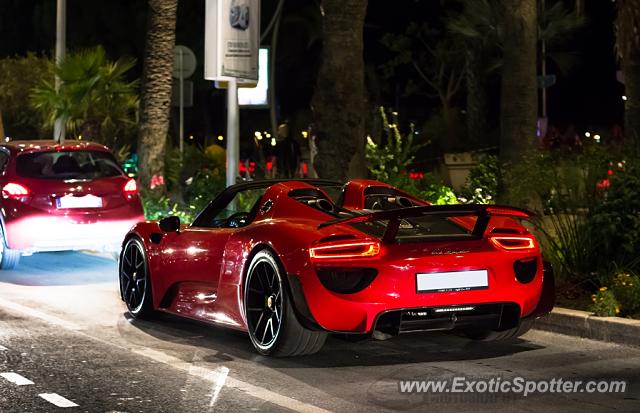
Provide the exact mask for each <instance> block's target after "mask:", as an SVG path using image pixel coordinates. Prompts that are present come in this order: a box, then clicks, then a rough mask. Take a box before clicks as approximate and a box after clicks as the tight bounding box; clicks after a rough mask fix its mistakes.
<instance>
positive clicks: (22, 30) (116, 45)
mask: <svg viewBox="0 0 640 413" xmlns="http://www.w3.org/2000/svg"><path fill="white" fill-rule="evenodd" d="M310 2H311V0H308V1H305V0H288V1H287V2H286V6H285V11H284V16H283V25H282V28H281V30H282V31H281V35H280V36H281V38H280V43H279V45H280V47H279V55H278V61H277V63H278V70H277V75H278V76H277V78H276V81H277V85H278V87H277V92H278V100H279V107H278V110H279V115H280V118H287V117H289V116H291V115H292V114H294V113H295V112H297V111H299V110H300V109H303V108H306V107H308V103H309V100H310V98H311V94H312V92H313V79H314V76H315V70H316V69H317V65H318V64H319V58H318V57H319V51H320V44H319V42H318V41H317V40H316V41H314V40H313V39H314V36H317V31H318V28H317V27H314V26H313V24H309V25H308V27H300V26H299V25H296V24H295V22H294V19H290V20H289V22H287V17H291V16H295V15H298V14H300V13H302V12H304V9H305V8H308V7H309V4H310ZM450 3H451V2H448V1H445V2H440V1H417V0H396V1H393V2H389V1H383V0H370V1H369V9H368V15H367V21H366V28H365V34H364V38H365V60H366V63H367V64H368V66H369V67H370V68H372V70H373V71H374V72H375V71H376V70H377V68H378V67H379V65H381V64H383V63H384V62H385V61H386V60H387V59H388V58H389V57H390V54H389V51H388V50H386V48H385V47H384V46H382V44H381V43H380V39H381V37H382V36H383V35H384V34H385V33H387V32H392V33H400V32H402V31H403V30H404V28H405V27H406V26H407V24H409V23H410V22H412V21H413V22H423V21H426V22H428V23H429V24H430V25H432V26H434V27H438V26H439V25H440V26H441V25H442V22H441V19H440V17H441V16H442V15H443V13H446V12H447V7H449V8H450V7H451V6H450ZM570 3H572V2H570ZM55 4H56V1H55V0H1V1H0V38H1V39H2V42H1V43H0V57H7V56H14V55H24V54H25V53H27V52H35V53H40V54H52V52H53V48H54V41H55ZM275 4H276V0H265V1H263V2H262V14H263V17H262V20H263V27H265V26H266V23H267V22H268V19H269V18H270V16H271V13H272V11H273V9H274V7H275ZM443 4H444V5H445V6H443ZM67 7H68V21H67V24H68V33H67V40H68V49H70V50H73V49H78V48H86V47H92V46H95V45H97V44H102V45H104V47H105V48H106V50H107V52H108V54H109V55H110V56H111V57H112V58H117V57H119V56H122V55H128V56H133V57H135V58H137V59H138V66H137V67H136V69H135V70H134V71H132V73H131V77H132V78H135V77H138V76H140V73H141V61H142V53H143V49H144V32H145V22H146V8H147V6H146V1H145V0H110V1H108V2H98V1H85V0H68V6H67ZM586 16H587V18H588V22H587V25H586V27H584V28H583V29H582V30H581V31H580V32H579V33H577V34H576V35H575V36H574V37H573V38H572V40H571V41H570V43H569V49H570V50H571V51H572V52H574V53H575V55H576V64H575V65H574V67H573V69H572V70H571V71H570V72H568V73H559V72H558V71H557V69H554V65H553V63H552V62H550V64H549V66H550V69H549V70H550V72H552V73H556V74H557V75H558V81H557V84H556V85H555V86H553V87H552V88H550V89H549V115H550V122H551V124H553V125H557V126H559V127H561V128H564V127H566V126H567V125H569V124H574V125H575V126H577V127H578V130H581V131H583V130H586V129H590V130H591V129H593V130H595V129H599V130H601V131H603V132H604V131H606V130H608V129H610V127H611V126H612V125H613V124H616V123H617V124H621V123H622V119H623V101H622V99H621V96H622V95H623V86H622V85H621V84H620V83H618V82H617V81H616V77H615V74H616V67H617V64H616V59H615V56H614V52H613V44H614V39H613V26H612V22H613V19H614V5H613V3H612V2H611V1H606V0H591V1H587V2H586ZM203 33H204V0H180V2H179V11H178V24H177V43H179V44H184V45H187V46H189V47H191V48H192V49H193V50H194V51H195V53H196V56H197V57H198V61H199V64H200V66H199V68H198V71H196V74H195V75H194V76H193V79H192V80H194V81H195V87H196V105H195V107H194V108H192V109H189V110H187V112H186V119H187V125H189V128H190V130H189V131H188V132H187V133H193V134H196V135H205V134H207V135H212V136H215V135H217V134H219V133H223V128H224V119H225V115H224V104H225V103H224V102H225V100H224V94H223V92H220V91H216V90H215V89H214V88H213V86H212V85H211V83H210V82H207V81H204V80H203V79H202V60H203V53H204V51H203V46H204V39H203V37H204V35H203ZM268 42H269V39H267V41H266V42H265V43H268ZM404 81H405V79H395V80H392V81H390V82H386V83H385V84H384V85H383V86H384V87H383V88H382V89H381V90H382V92H381V95H380V96H379V100H380V101H379V102H375V103H376V104H384V105H386V106H394V105H396V104H397V103H399V104H400V110H401V113H403V114H404V116H405V118H407V120H415V121H417V122H418V124H420V122H423V121H424V120H426V119H427V118H428V117H429V116H430V115H431V114H432V113H433V112H434V110H435V109H436V107H437V103H438V102H437V101H435V100H429V99H428V98H416V97H413V98H405V97H403V96H399V95H398V93H397V89H396V88H395V87H394V85H395V84H396V83H399V84H402V83H403V82H404ZM492 89H493V93H492V94H491V95H492V96H493V97H494V99H493V101H492V102H491V103H492V107H494V110H493V111H492V116H493V117H494V118H495V119H494V120H493V121H494V123H496V122H497V110H496V109H495V108H497V107H498V101H497V97H498V96H499V92H498V91H499V81H497V80H496V81H494V82H493V83H492ZM456 103H459V104H460V105H461V106H462V105H463V103H464V99H463V98H461V99H459V102H456ZM242 116H243V125H247V124H250V126H251V129H252V130H253V128H255V125H260V127H261V128H264V129H266V128H268V114H267V111H264V110H246V111H243V115H242ZM246 127H247V126H245V128H246ZM243 133H251V131H249V130H248V129H247V130H244V129H243Z"/></svg>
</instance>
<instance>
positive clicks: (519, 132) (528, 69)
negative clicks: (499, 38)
mask: <svg viewBox="0 0 640 413" xmlns="http://www.w3.org/2000/svg"><path fill="white" fill-rule="evenodd" d="M502 4H503V7H504V41H503V55H502V61H503V63H502V89H501V101H500V104H501V107H500V113H501V125H500V126H501V134H500V159H501V161H502V162H507V163H516V162H518V161H519V160H521V159H522V158H523V157H524V156H525V154H526V153H527V152H528V150H529V148H531V147H532V146H533V144H534V140H535V136H536V119H537V114H538V113H537V112H538V110H537V106H538V90H537V74H536V67H537V65H536V62H537V59H536V57H537V56H536V54H537V40H538V38H537V32H538V21H537V5H536V0H503V1H502Z"/></svg>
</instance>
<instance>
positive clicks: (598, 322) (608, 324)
mask: <svg viewBox="0 0 640 413" xmlns="http://www.w3.org/2000/svg"><path fill="white" fill-rule="evenodd" d="M534 328H536V329H538V330H544V331H551V332H554V333H560V334H566V335H570V336H577V337H584V338H589V339H593V340H600V341H608V342H612V343H618V344H624V345H628V346H640V320H632V319H628V318H621V317H596V316H594V315H592V314H591V313H589V312H587V311H578V310H570V309H567V308H562V307H556V308H554V309H553V311H552V312H551V313H550V314H548V315H546V316H544V317H542V318H541V319H539V320H536V323H535V324H534Z"/></svg>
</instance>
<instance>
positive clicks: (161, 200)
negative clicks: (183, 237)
mask: <svg viewBox="0 0 640 413" xmlns="http://www.w3.org/2000/svg"><path fill="white" fill-rule="evenodd" d="M140 195H141V198H142V206H143V207H144V216H145V217H146V218H147V219H150V220H159V219H162V218H165V217H168V216H171V215H175V216H177V217H179V218H180V221H182V222H185V223H190V222H192V221H193V219H194V218H195V216H196V214H197V213H198V212H199V211H197V210H196V209H195V207H194V208H191V207H185V206H183V205H181V203H179V202H176V201H173V200H171V199H170V198H169V197H168V196H167V195H166V194H165V193H164V192H163V191H161V190H158V189H156V190H148V189H147V190H142V191H141V194H140Z"/></svg>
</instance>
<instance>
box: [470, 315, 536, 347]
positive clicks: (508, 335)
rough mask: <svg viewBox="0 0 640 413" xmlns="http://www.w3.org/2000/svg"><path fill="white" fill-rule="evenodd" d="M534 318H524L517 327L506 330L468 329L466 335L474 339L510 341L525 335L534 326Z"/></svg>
mask: <svg viewBox="0 0 640 413" xmlns="http://www.w3.org/2000/svg"><path fill="white" fill-rule="evenodd" d="M533 322H534V320H533V319H529V318H527V319H522V320H520V324H518V326H517V327H513V328H510V329H507V330H504V331H495V330H485V331H467V332H466V335H467V337H469V338H470V339H472V340H478V341H509V340H515V339H516V338H518V337H520V336H521V335H524V334H525V333H527V332H528V331H529V330H531V327H533Z"/></svg>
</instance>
